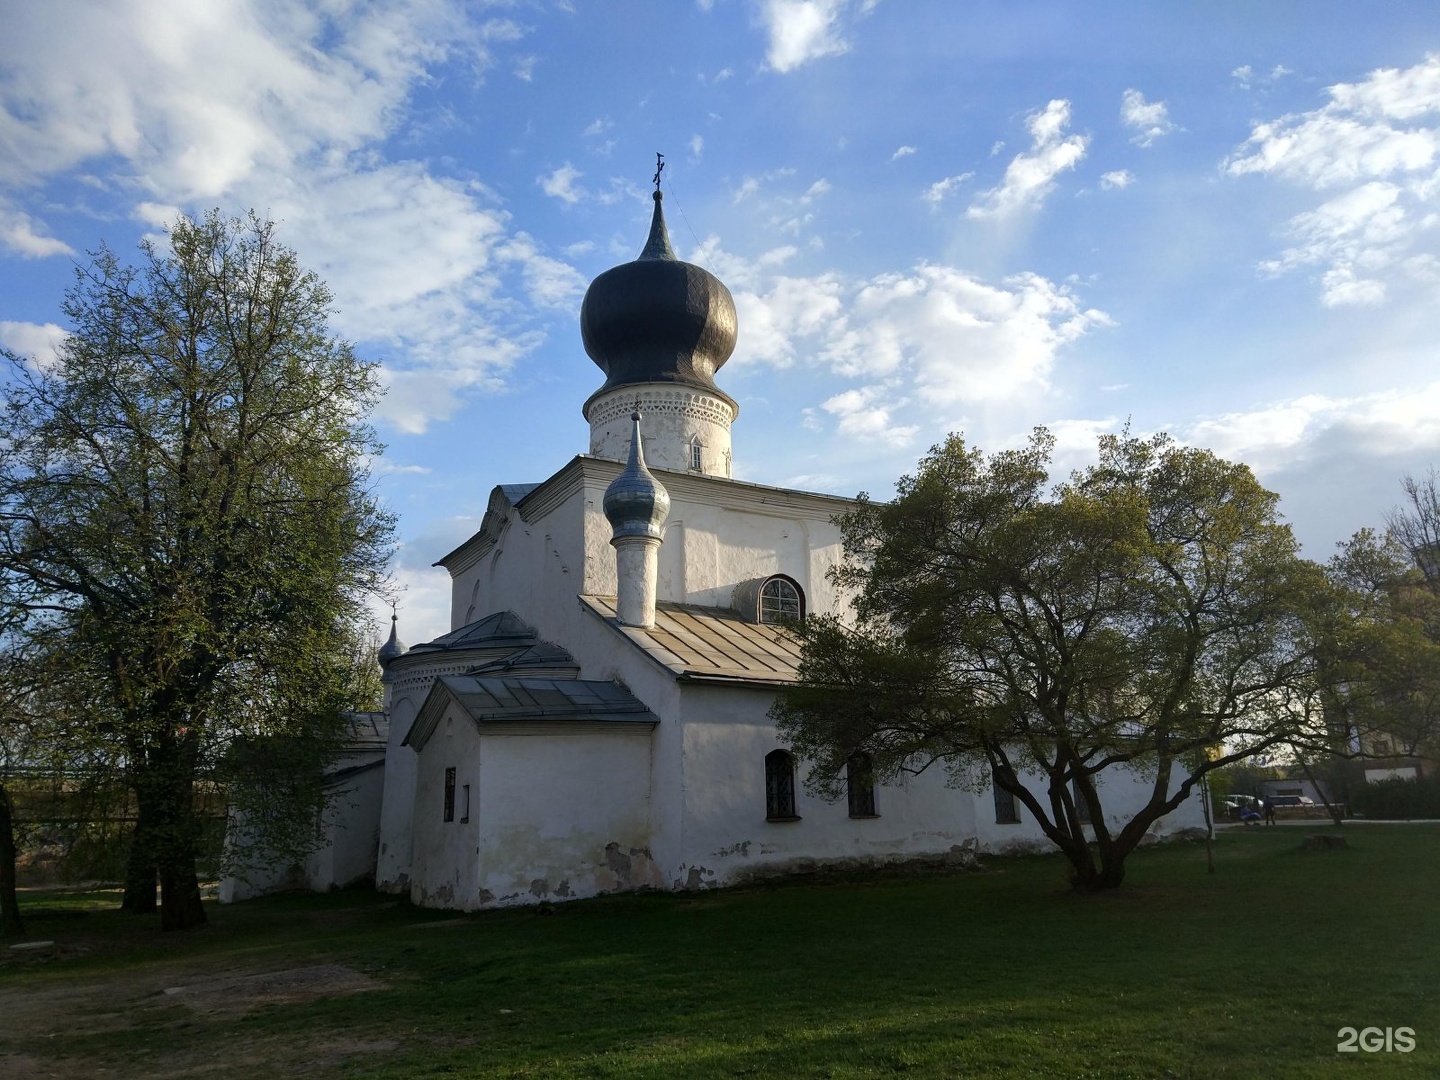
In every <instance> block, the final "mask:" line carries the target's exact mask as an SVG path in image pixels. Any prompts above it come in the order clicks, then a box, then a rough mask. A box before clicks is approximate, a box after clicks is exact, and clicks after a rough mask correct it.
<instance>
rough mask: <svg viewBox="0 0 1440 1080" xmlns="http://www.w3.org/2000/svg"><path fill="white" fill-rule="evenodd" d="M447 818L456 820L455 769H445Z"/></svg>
mask: <svg viewBox="0 0 1440 1080" xmlns="http://www.w3.org/2000/svg"><path fill="white" fill-rule="evenodd" d="M445 820H446V821H454V820H455V769H454V767H453V766H452V767H451V768H448V769H446V770H445Z"/></svg>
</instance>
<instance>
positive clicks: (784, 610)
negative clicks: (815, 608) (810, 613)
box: [760, 577, 805, 623]
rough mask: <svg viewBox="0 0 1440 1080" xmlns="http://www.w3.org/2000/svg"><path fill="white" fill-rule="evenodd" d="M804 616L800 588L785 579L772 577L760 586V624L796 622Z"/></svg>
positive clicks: (803, 604)
mask: <svg viewBox="0 0 1440 1080" xmlns="http://www.w3.org/2000/svg"><path fill="white" fill-rule="evenodd" d="M804 614H805V603H804V601H803V600H802V599H801V596H800V587H799V586H798V585H796V584H795V583H794V582H793V581H791V580H790V579H789V578H786V577H772V578H771V579H770V580H768V581H767V582H765V584H764V585H762V586H760V621H761V622H762V623H778V622H785V621H787V620H790V619H795V620H798V619H800V618H801V617H802V616H803V615H804Z"/></svg>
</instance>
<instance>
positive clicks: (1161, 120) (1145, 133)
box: [1120, 90, 1176, 146]
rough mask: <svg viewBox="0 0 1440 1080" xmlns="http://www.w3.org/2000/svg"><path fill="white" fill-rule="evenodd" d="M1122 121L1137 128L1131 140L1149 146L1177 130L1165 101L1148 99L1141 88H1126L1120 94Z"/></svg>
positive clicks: (1130, 126) (1127, 125)
mask: <svg viewBox="0 0 1440 1080" xmlns="http://www.w3.org/2000/svg"><path fill="white" fill-rule="evenodd" d="M1120 121H1121V123H1123V124H1124V125H1125V126H1126V127H1128V128H1134V129H1135V135H1134V137H1133V138H1132V139H1131V140H1130V141H1131V142H1133V143H1135V144H1137V145H1139V146H1149V145H1150V144H1151V143H1153V142H1154V141H1155V140H1156V139H1159V138H1161V137H1163V136H1165V135H1169V134H1170V133H1171V132H1172V131H1174V130H1176V127H1175V123H1174V122H1173V121H1172V120H1171V119H1170V115H1169V110H1168V109H1166V107H1165V103H1164V102H1163V101H1146V100H1145V95H1144V94H1142V93H1141V92H1140V91H1139V90H1126V91H1125V93H1123V94H1121V95H1120Z"/></svg>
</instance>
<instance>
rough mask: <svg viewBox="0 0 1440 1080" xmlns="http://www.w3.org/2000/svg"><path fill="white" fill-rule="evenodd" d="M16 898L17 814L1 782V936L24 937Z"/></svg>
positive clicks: (23, 928)
mask: <svg viewBox="0 0 1440 1080" xmlns="http://www.w3.org/2000/svg"><path fill="white" fill-rule="evenodd" d="M24 935H25V927H24V924H23V923H22V922H21V921H20V904H19V901H18V900H16V898H15V815H14V809H13V807H12V806H11V803H10V793H9V792H7V791H6V790H5V785H4V784H0V937H24Z"/></svg>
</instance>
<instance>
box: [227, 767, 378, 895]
mask: <svg viewBox="0 0 1440 1080" xmlns="http://www.w3.org/2000/svg"><path fill="white" fill-rule="evenodd" d="M383 787H384V771H383V769H380V768H375V769H370V770H368V771H366V772H362V773H356V774H354V775H352V776H349V777H347V778H346V779H345V780H344V781H343V784H342V786H341V787H340V788H338V789H337V790H336V791H335V792H334V793H333V799H334V801H333V802H332V803H331V805H330V806H329V807H327V809H326V812H325V824H324V834H323V839H322V841H321V844H320V846H319V847H318V848H316V849H315V850H314V851H312V852H310V853H309V854H308V855H307V856H305V858H304V859H303V860H302V861H300V862H298V863H295V862H292V863H288V864H287V863H281V862H279V861H277V860H275V859H274V858H271V859H270V860H269V861H268V862H265V860H264V859H263V858H261V857H260V856H259V854H258V853H257V854H256V856H255V861H257V862H263V863H264V865H256V866H247V867H246V868H244V870H243V873H244V877H243V878H241V877H235V876H228V877H224V878H221V879H220V885H219V899H220V903H222V904H230V903H234V902H236V901H240V900H249V899H251V898H253V897H256V896H266V895H268V894H270V893H276V892H284V891H285V890H287V889H309V890H310V891H312V892H328V891H329V890H331V889H341V888H345V887H347V886H350V885H357V884H359V883H360V882H362V881H367V880H369V879H370V878H371V877H372V876H373V875H374V873H375V851H376V842H377V839H378V836H379V831H380V800H381V793H382V790H383ZM245 832H246V829H245V816H244V815H243V814H241V813H238V812H232V814H231V816H230V819H229V820H228V821H227V822H226V836H225V843H226V846H227V848H228V847H230V846H231V845H232V844H233V843H234V842H235V840H236V838H237V837H244V836H245Z"/></svg>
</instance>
